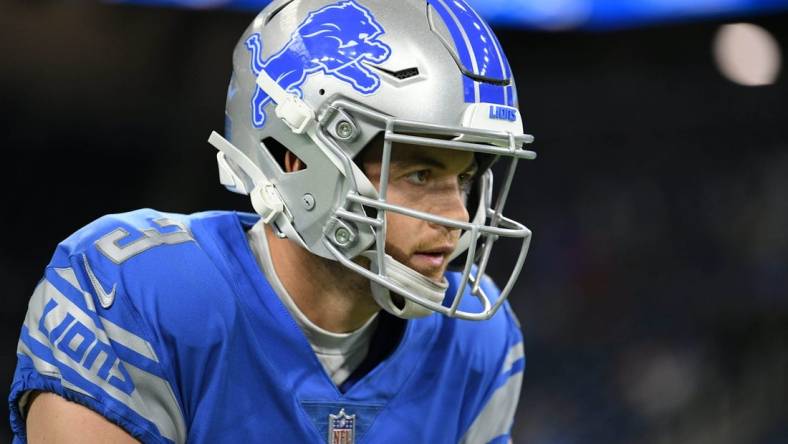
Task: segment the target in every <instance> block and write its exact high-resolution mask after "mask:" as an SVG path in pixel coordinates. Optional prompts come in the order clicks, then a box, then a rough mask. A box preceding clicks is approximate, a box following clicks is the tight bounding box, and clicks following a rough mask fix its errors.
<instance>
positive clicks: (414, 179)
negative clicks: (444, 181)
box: [406, 170, 430, 185]
mask: <svg viewBox="0 0 788 444" xmlns="http://www.w3.org/2000/svg"><path fill="white" fill-rule="evenodd" d="M429 177H430V170H418V171H414V172H412V173H410V174H408V175H407V176H406V179H407V180H408V182H410V183H412V184H414V185H424V184H426V183H427V179H429Z"/></svg>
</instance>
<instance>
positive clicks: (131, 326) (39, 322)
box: [10, 0, 535, 444]
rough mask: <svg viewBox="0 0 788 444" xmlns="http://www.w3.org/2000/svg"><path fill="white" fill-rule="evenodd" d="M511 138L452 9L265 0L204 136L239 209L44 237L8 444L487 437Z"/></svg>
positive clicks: (478, 31)
mask: <svg viewBox="0 0 788 444" xmlns="http://www.w3.org/2000/svg"><path fill="white" fill-rule="evenodd" d="M531 141H532V137H531V136H529V135H526V134H524V133H523V123H522V118H521V116H520V112H519V111H518V108H517V93H516V90H515V85H514V80H513V78H512V73H511V70H510V67H509V64H508V62H507V60H506V57H505V56H504V53H503V50H502V49H501V46H500V44H499V43H498V40H497V38H496V37H495V35H494V34H493V33H492V31H491V30H490V28H489V26H488V25H487V24H486V23H485V22H484V21H483V20H482V19H481V18H480V17H479V16H478V15H477V14H476V13H475V12H474V11H473V9H471V7H470V6H468V4H467V3H465V1H464V0H426V1H425V0H405V1H397V2H392V1H384V0H375V1H373V0H370V1H363V0H278V1H274V2H273V3H272V4H270V5H269V6H268V7H266V8H265V9H264V10H263V11H262V12H261V13H260V14H259V15H258V16H257V18H255V20H254V21H253V23H252V24H251V25H250V26H249V28H248V29H247V30H246V32H244V34H243V36H242V37H241V39H240V42H239V44H238V45H237V47H236V49H235V52H234V55H233V76H232V79H231V81H230V87H229V91H228V96H227V105H226V128H225V131H224V135H223V136H222V135H219V134H217V133H213V134H211V136H210V138H209V142H210V143H211V144H212V145H213V146H214V147H215V148H217V149H218V152H217V161H218V166H219V175H220V180H221V183H222V184H223V185H225V186H226V187H227V188H229V189H230V190H231V191H234V192H238V193H243V194H248V195H249V196H250V197H251V201H252V205H253V207H254V209H255V212H256V214H246V213H236V212H218V211H212V212H204V213H199V214H193V215H180V214H170V213H161V212H158V211H154V210H149V209H145V210H138V211H133V212H130V213H125V214H116V215H109V216H105V217H103V218H101V219H99V220H97V221H95V222H93V223H91V224H89V225H88V226H86V227H85V228H82V229H81V230H79V231H77V232H76V233H75V234H73V235H72V236H70V237H69V238H67V239H66V240H65V241H63V242H62V243H61V244H60V245H59V246H58V248H57V249H56V251H55V253H54V256H53V258H52V260H51V262H50V264H49V266H48V267H47V269H46V271H45V273H44V277H43V279H42V280H41V281H40V282H39V284H38V286H37V287H36V289H35V292H34V294H33V296H32V298H31V300H30V305H29V308H28V312H27V316H26V319H25V321H24V325H23V327H22V332H21V337H20V340H19V345H18V351H17V354H18V365H17V368H16V373H15V376H14V380H13V385H12V388H11V395H10V403H11V408H12V413H11V424H12V427H13V431H14V433H15V437H16V439H17V440H19V441H25V440H28V441H30V442H49V441H56V442H79V443H91V442H113V443H123V442H134V441H141V442H146V443H183V442H193V443H202V442H205V443H217V442H233V443H238V442H272V443H319V442H329V443H336V444H338V443H346V444H349V443H355V442H358V443H361V442H369V443H457V442H464V443H486V442H508V441H509V440H510V430H511V427H512V421H513V417H514V413H515V410H516V406H517V401H518V397H519V392H520V385H521V379H522V372H523V368H524V353H523V343H522V335H521V333H520V328H519V325H518V323H517V320H516V318H515V316H514V314H513V313H512V312H511V309H510V308H509V305H508V303H507V302H506V297H507V296H508V294H509V292H510V291H511V289H512V287H513V285H514V282H515V280H516V278H517V276H518V274H519V272H520V269H521V267H522V265H523V261H524V260H525V255H526V252H527V249H528V244H529V240H530V234H531V233H530V231H528V229H527V228H525V226H523V225H522V224H520V223H518V222H516V221H513V220H511V219H509V218H507V217H505V216H504V215H503V214H502V209H503V205H504V202H505V200H506V196H507V194H508V192H509V188H510V186H511V183H512V177H513V175H514V172H515V167H516V166H517V163H518V161H519V160H523V159H533V158H534V157H535V153H534V152H532V151H529V150H526V149H524V148H523V146H524V144H526V143H528V142H531ZM495 162H498V163H502V164H503V166H502V171H503V172H504V177H503V178H502V180H501V182H500V185H499V186H498V187H497V193H493V183H492V179H493V176H492V171H491V169H490V167H491V165H492V164H493V163H495ZM501 239H508V240H509V241H511V242H514V243H515V244H516V246H517V248H516V250H515V251H516V254H515V255H514V257H513V258H512V263H511V267H512V268H511V272H510V273H508V274H509V276H510V278H509V279H508V280H507V282H504V283H502V284H503V285H502V290H499V287H497V286H496V285H495V284H494V283H493V282H492V281H491V280H490V279H489V278H487V277H486V276H485V270H486V269H487V267H488V264H489V260H490V255H491V252H492V247H493V243H494V242H496V241H498V240H501Z"/></svg>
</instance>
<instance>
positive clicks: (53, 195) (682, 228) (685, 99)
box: [0, 0, 788, 444]
mask: <svg viewBox="0 0 788 444" xmlns="http://www.w3.org/2000/svg"><path fill="white" fill-rule="evenodd" d="M130 3H135V2H123V3H118V2H115V3H97V2H90V1H81V2H55V1H44V0H39V1H22V0H5V1H3V2H2V3H0V57H1V58H0V63H1V64H2V69H0V104H1V106H0V116H1V117H0V146H2V147H3V150H4V152H3V155H4V160H3V170H4V173H3V174H2V179H1V180H2V187H0V189H1V190H2V191H0V192H2V203H3V207H4V208H5V210H4V211H3V214H5V216H3V217H2V229H3V232H5V233H6V235H5V236H6V237H5V238H4V240H3V242H2V244H3V248H2V250H1V252H0V279H2V282H3V286H4V290H3V294H4V295H3V301H4V302H3V304H2V308H0V320H2V331H1V332H0V381H5V382H4V383H3V384H0V386H2V390H0V395H2V396H3V397H4V398H5V397H6V395H7V387H8V384H10V381H11V378H12V375H13V370H14V366H15V361H16V356H15V347H16V341H17V335H18V332H19V328H20V326H21V323H22V320H23V316H24V313H25V310H26V304H27V299H28V297H29V295H30V294H31V292H32V290H33V288H34V286H35V283H36V282H37V280H38V279H39V277H40V275H41V273H42V270H43V268H44V266H45V265H46V263H47V262H48V260H49V257H50V255H51V253H52V251H53V249H54V247H55V245H56V244H57V242H58V241H60V240H61V239H63V238H64V237H66V236H67V235H68V234H70V233H71V232H72V231H74V230H75V229H77V228H79V227H80V226H82V225H84V224H86V223H88V222H89V221H91V220H92V219H94V218H96V217H98V216H100V215H102V214H105V213H108V212H120V211H126V210H130V209H135V208H139V207H153V208H157V209H161V210H167V211H177V212H193V211H199V210H203V209H241V210H246V209H248V208H249V205H248V203H247V201H246V199H244V198H242V197H239V196H235V195H231V194H229V193H227V192H225V191H224V190H223V189H222V188H221V187H220V186H219V184H218V183H217V181H216V172H215V164H214V150H213V149H212V148H211V147H210V146H209V145H208V144H207V143H206V138H207V136H208V134H209V132H210V131H211V130H213V129H221V127H222V125H223V113H222V111H223V106H224V95H225V89H226V85H227V81H228V79H229V74H230V60H231V59H230V55H231V50H232V48H233V46H234V44H235V42H236V39H237V38H238V36H239V35H240V33H241V31H242V30H243V29H244V28H245V27H246V26H247V24H248V22H249V21H250V20H251V18H252V17H253V12H251V11H253V10H256V9H258V8H259V7H260V5H262V4H263V3H264V2H259V1H236V2H227V1H217V0H193V1H167V2H159V3H162V5H159V6H153V3H155V2H153V1H142V2H136V3H145V4H146V5H137V4H130ZM472 3H475V5H476V6H477V7H479V9H480V11H482V12H483V13H484V14H485V15H486V16H487V17H488V18H490V19H491V20H492V21H493V24H494V27H495V29H496V31H497V33H498V35H499V37H500V40H501V42H502V44H503V46H504V48H505V49H506V51H507V53H508V55H509V59H510V61H511V63H512V65H513V67H514V71H515V74H516V77H517V81H518V87H519V94H520V104H521V109H522V110H523V112H524V114H525V117H526V127H527V129H528V131H530V132H532V133H533V134H535V135H536V144H535V145H534V148H535V149H536V150H537V151H538V152H539V159H538V160H537V161H536V162H533V163H528V164H527V165H524V166H523V167H522V169H521V172H520V175H519V177H518V178H517V179H516V182H515V192H513V193H512V194H513V197H512V200H511V201H510V202H511V203H510V205H509V212H510V213H513V215H514V216H516V218H517V219H519V220H525V221H526V222H527V223H528V224H529V225H530V227H531V228H532V229H533V230H534V233H535V238H534V241H533V244H532V249H531V253H530V255H529V258H528V260H527V261H526V267H525V271H524V273H523V275H522V277H521V280H520V282H519V284H518V286H517V288H516V290H515V294H514V295H513V297H512V298H511V300H512V304H513V306H514V307H515V310H516V311H517V313H518V314H519V316H520V318H521V320H522V323H523V326H524V330H525V334H526V350H527V355H528V365H527V367H526V378H525V383H524V389H523V397H522V400H521V403H520V407H519V411H518V418H517V423H516V426H515V429H516V430H515V434H516V435H515V436H516V441H515V442H517V443H521V442H522V443H529V444H530V443H533V444H564V443H567V444H568V443H645V444H648V443H655V444H657V443H660V444H661V443H715V444H726V443H731V444H733V443H736V444H738V443H757V444H778V443H786V442H788V380H786V377H787V376H788V289H787V282H786V281H787V280H788V279H787V278H788V234H786V232H787V231H788V82H787V81H786V80H787V79H786V75H785V72H784V71H781V69H783V68H784V61H782V60H781V59H783V58H784V56H785V48H786V47H788V14H787V13H786V12H788V4H787V2H785V1H776V0H771V1H769V0H763V1H752V0H750V1H745V0H649V1H642V0H641V1H637V0H628V1H625V0H594V1H592V0H531V1H520V2H517V1H512V0H510V1H483V0H478V1H476V2H473V1H472ZM743 23H747V24H743ZM493 274H494V275H495V273H494V272H493ZM496 277H498V278H499V279H501V278H503V276H496ZM0 415H2V416H3V417H4V418H7V407H4V408H3V409H0ZM0 424H2V425H0V442H3V441H9V440H10V430H9V428H8V425H7V420H3V421H0ZM417 426H418V425H417V424H416V423H414V427H417Z"/></svg>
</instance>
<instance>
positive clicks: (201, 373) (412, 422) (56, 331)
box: [10, 210, 525, 443]
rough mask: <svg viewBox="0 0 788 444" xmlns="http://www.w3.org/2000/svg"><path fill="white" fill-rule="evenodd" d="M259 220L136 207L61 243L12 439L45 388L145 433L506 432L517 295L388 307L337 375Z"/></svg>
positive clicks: (514, 379) (385, 438) (462, 437)
mask: <svg viewBox="0 0 788 444" xmlns="http://www.w3.org/2000/svg"><path fill="white" fill-rule="evenodd" d="M256 221H257V217H256V216H252V215H248V214H239V213H231V212H206V213H199V214H195V215H191V216H184V215H176V214H165V213H159V212H156V211H153V210H139V211H135V212H132V213H127V214H121V215H110V216H106V217H104V218H101V219H99V220H97V221H96V222H94V223H92V224H90V225H88V226H87V227H85V228H83V229H81V230H79V231H78V232H76V233H75V234H74V235H72V236H71V237H69V238H68V239H66V240H65V241H64V242H62V243H61V244H60V245H59V246H58V248H57V250H56V252H55V254H54V257H53V258H52V261H51V263H50V264H49V266H48V267H47V269H46V272H45V274H44V278H43V279H42V280H41V281H40V283H39V284H38V286H37V287H36V290H35V292H34V294H33V297H32V299H31V301H30V305H29V309H28V313H27V317H26V319H25V321H24V325H23V327H22V331H21V335H20V340H19V346H18V350H17V354H18V365H17V369H16V373H15V375H14V380H13V385H12V388H11V395H10V405H11V424H12V428H13V431H14V433H15V440H16V441H17V442H24V441H25V436H26V434H25V417H24V414H25V410H26V407H27V401H28V396H29V394H30V393H31V392H33V391H46V392H54V393H56V394H58V395H60V396H62V397H64V398H66V399H69V400H71V401H74V402H78V403H80V404H82V405H84V406H87V407H88V408H90V409H92V410H95V411H96V412H98V413H100V414H101V415H103V416H104V417H106V418H107V419H108V420H109V421H111V422H113V423H116V424H119V425H120V426H121V427H122V428H123V429H125V430H126V431H127V432H129V433H130V434H131V435H133V436H134V437H136V438H137V439H139V440H140V441H142V442H146V443H173V442H175V443H183V442H192V443H203V442H205V443H216V442H261V441H265V442H298V443H315V442H326V440H327V439H329V440H337V442H357V443H364V442H368V443H388V442H402V443H405V442H408V443H426V442H429V443H457V442H468V443H482V442H507V441H508V440H509V432H510V428H511V424H512V417H513V415H514V411H515V409H516V404H517V399H518V396H519V390H520V383H521V378H522V371H523V368H524V365H525V358H524V355H523V344H522V336H521V333H520V330H519V327H518V325H517V322H516V320H515V318H514V316H513V314H512V313H511V310H510V309H509V308H508V306H506V309H505V310H500V311H499V312H498V313H496V315H495V316H494V317H493V318H492V319H490V320H489V321H486V322H472V321H464V320H458V319H451V318H447V317H444V316H442V315H438V314H433V315H431V316H429V317H425V318H421V319H413V320H409V321H404V320H400V319H397V318H394V317H393V316H390V315H388V314H385V313H381V320H380V323H379V325H378V330H377V331H376V333H375V335H374V337H373V339H372V345H371V346H370V353H369V356H368V357H367V362H365V363H362V364H361V366H360V367H359V369H358V370H357V371H356V372H355V374H354V375H351V377H350V378H348V380H347V381H346V382H345V383H343V384H342V386H340V387H337V386H336V385H334V384H333V383H332V381H331V379H330V378H329V376H328V375H327V374H326V372H325V371H324V369H323V367H322V366H321V364H320V362H319V361H318V359H317V357H316V356H315V354H314V352H313V351H312V349H311V348H310V345H309V343H308V342H307V340H306V338H305V337H304V335H303V333H302V331H301V330H300V329H299V327H298V326H297V324H296V323H295V322H294V320H293V318H292V317H291V316H290V314H289V312H288V311H287V309H286V308H285V307H284V305H283V304H282V302H281V301H280V299H279V297H278V296H277V295H276V293H275V292H274V291H273V290H272V288H271V286H270V285H269V283H268V282H267V280H266V279H265V276H264V274H263V272H262V271H261V270H260V268H259V266H258V265H257V262H256V261H255V259H254V256H253V254H252V252H251V250H250V248H249V245H248V243H247V239H246V237H245V230H248V229H249V228H250V227H251V226H252V225H254V223H255V222H256ZM308 277H309V276H308V273H305V278H308ZM447 277H448V279H449V281H450V282H451V283H452V284H453V285H456V282H457V280H458V279H459V276H457V274H456V273H448V276H447ZM484 287H485V289H486V292H487V293H488V294H493V295H494V294H497V290H496V289H495V287H494V284H493V283H492V282H491V281H489V280H486V282H485V283H484ZM449 294H451V293H449ZM474 303H475V302H474V301H473V300H472V298H465V299H464V300H463V304H466V305H472V304H474ZM467 308H473V307H467Z"/></svg>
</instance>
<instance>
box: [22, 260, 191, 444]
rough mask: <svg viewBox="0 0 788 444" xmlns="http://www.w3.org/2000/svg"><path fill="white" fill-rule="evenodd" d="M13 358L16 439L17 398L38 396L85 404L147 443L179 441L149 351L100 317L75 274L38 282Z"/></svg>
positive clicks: (63, 272) (170, 401)
mask: <svg viewBox="0 0 788 444" xmlns="http://www.w3.org/2000/svg"><path fill="white" fill-rule="evenodd" d="M107 325H109V328H107V327H106V326H107ZM17 354H18V356H19V366H18V368H17V375H16V376H15V382H14V387H13V389H12V390H13V393H12V399H15V398H16V399H17V401H22V405H18V404H15V405H14V406H13V407H14V409H13V410H14V412H12V423H13V425H14V428H15V431H17V432H21V433H20V434H21V435H22V436H23V435H24V430H23V429H24V425H23V423H22V415H21V412H22V411H23V410H24V408H25V405H23V404H24V401H25V398H24V397H23V396H22V395H23V394H24V393H28V392H30V391H32V390H43V391H53V392H55V393H58V394H60V395H62V396H64V397H66V398H67V399H71V400H75V401H77V402H80V403H82V404H85V405H87V406H88V407H90V408H93V409H94V410H97V411H98V413H100V414H102V415H103V416H105V417H107V418H109V419H111V420H114V421H115V422H118V423H122V424H123V425H124V427H125V428H126V429H127V430H128V431H129V432H130V433H131V434H132V435H134V436H136V437H138V438H141V439H144V440H145V441H158V442H182V441H183V440H184V439H185V430H186V427H185V424H184V421H183V415H182V414H181V411H180V407H179V404H178V402H177V400H176V398H175V395H174V392H173V390H172V387H171V385H170V383H169V382H168V381H167V380H166V379H165V378H164V377H163V374H162V372H161V370H160V368H159V366H158V356H157V355H156V353H155V351H154V350H153V347H152V346H151V344H150V343H149V342H148V341H147V340H146V339H144V338H141V337H139V336H137V335H135V334H134V333H131V332H130V331H128V330H126V329H124V328H122V327H120V326H118V325H115V324H114V323H112V322H111V321H107V320H106V319H104V318H102V317H101V316H99V314H98V313H97V312H96V309H95V305H94V304H93V300H92V298H91V297H90V295H89V294H88V293H87V292H86V291H84V290H83V289H82V288H81V287H80V284H79V281H78V279H77V276H76V273H75V271H74V269H73V268H58V269H50V270H48V271H47V273H46V275H45V278H44V279H43V280H41V281H40V282H39V284H38V286H37V287H36V290H35V292H34V293H33V296H32V298H31V300H30V304H29V307H28V313H27V316H26V318H25V322H24V324H23V327H22V333H21V335H20V340H19V344H18V348H17ZM22 376H24V377H23V378H22ZM154 401H155V402H154Z"/></svg>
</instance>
